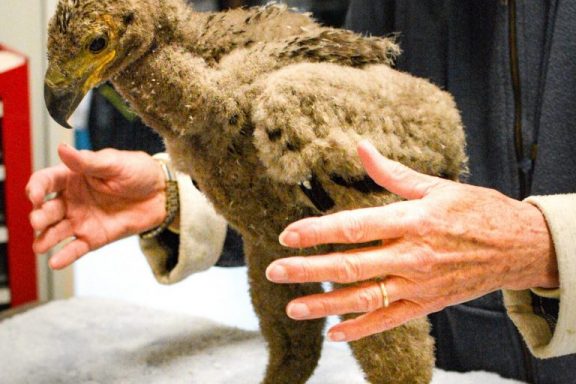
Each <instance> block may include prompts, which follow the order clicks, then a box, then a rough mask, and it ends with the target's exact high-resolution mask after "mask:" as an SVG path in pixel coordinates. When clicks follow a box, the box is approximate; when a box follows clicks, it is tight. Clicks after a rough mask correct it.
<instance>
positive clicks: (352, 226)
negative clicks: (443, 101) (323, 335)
mask: <svg viewBox="0 0 576 384" xmlns="http://www.w3.org/2000/svg"><path fill="white" fill-rule="evenodd" d="M358 153H359V155H360V157H361V159H362V162H363V165H364V167H365V169H366V171H367V172H368V174H369V175H370V176H371V177H372V178H373V179H374V181H376V182H377V183H378V184H380V185H381V186H382V187H384V188H386V189H387V190H389V191H391V192H392V193H395V194H397V195H399V196H400V197H403V198H404V199H406V200H405V201H401V202H397V203H393V204H389V205H386V206H382V207H372V208H364V209H358V210H353V211H343V212H338V213H335V214H331V215H326V216H321V217H314V218H307V219H303V220H300V221H298V222H295V223H292V224H291V225H289V226H288V227H287V228H286V229H285V230H284V232H283V233H282V234H281V235H280V243H281V244H283V245H284V246H287V247H292V248H307V247H312V246H316V245H320V244H355V243H358V244H360V243H367V242H373V241H378V240H379V241H380V244H379V245H377V246H372V247H367V248H366V247H365V248H357V249H354V250H351V251H346V252H336V253H331V254H326V255H315V256H307V257H290V258H285V259H279V260H276V261H274V262H273V263H271V264H270V266H269V267H268V269H267V271H266V276H267V278H268V279H269V280H270V281H272V282H276V283H307V282H335V283H354V284H349V285H346V286H344V287H342V288H339V289H335V290H332V291H329V292H325V293H322V294H316V295H311V296H306V297H300V298H297V299H295V300H293V301H292V302H290V303H289V304H288V306H287V310H286V311H287V314H288V316H290V317H291V318H293V319H297V320H306V319H315V318H320V317H326V316H330V315H343V314H349V313H360V315H359V316H358V317H356V318H354V319H350V320H346V321H343V322H341V323H339V324H337V325H335V326H334V327H332V328H331V329H330V330H329V332H328V337H329V338H330V339H331V340H333V341H352V340H357V339H360V338H362V337H365V336H368V335H371V334H374V333H378V332H382V331H385V330H388V329H391V328H394V327H396V326H398V325H401V324H403V323H405V322H407V321H409V320H411V319H414V318H418V317H422V316H425V315H427V314H430V313H432V312H436V311H440V310H442V309H444V308H445V307H448V306H451V305H455V304H459V303H462V302H466V301H469V300H472V299H475V298H478V297H480V296H483V295H485V294H487V293H490V292H493V291H495V290H498V289H504V288H507V289H514V290H521V289H528V288H534V287H541V288H554V287H557V286H558V283H559V282H558V267H557V263H556V257H555V254H554V249H553V247H552V242H551V239H550V234H549V231H548V228H547V226H546V222H545V220H544V217H543V216H542V214H541V212H540V211H539V210H538V209H537V208H536V207H535V206H533V205H531V204H529V203H526V202H521V201H518V200H514V199H511V198H509V197H507V196H505V195H503V194H501V193H499V192H497V191H495V190H491V189H486V188H481V187H476V186H471V185H465V184H461V183H457V182H452V181H448V180H444V179H440V178H437V177H432V176H428V175H424V174H421V173H418V172H416V171H414V170H411V169H409V168H407V167H405V166H403V165H401V164H399V163H397V162H394V161H391V160H388V159H386V158H384V157H383V156H382V155H380V154H379V153H378V151H377V150H376V149H375V148H374V147H373V146H372V145H370V144H369V143H367V142H362V143H361V144H360V145H359V147H358Z"/></svg>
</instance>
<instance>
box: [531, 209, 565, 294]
mask: <svg viewBox="0 0 576 384" xmlns="http://www.w3.org/2000/svg"><path fill="white" fill-rule="evenodd" d="M524 204H527V207H530V208H529V209H530V211H531V213H532V215H533V216H532V217H533V219H532V220H531V222H532V223H533V225H534V226H535V228H536V229H535V230H534V233H535V234H537V235H538V236H537V237H535V239H534V244H535V248H534V249H535V250H536V252H537V253H538V254H537V256H536V257H537V258H538V260H539V262H538V263H536V266H537V267H538V270H537V282H536V284H534V286H531V287H530V288H545V289H550V288H558V287H559V285H560V281H559V272H558V261H557V258H556V252H555V249H554V241H553V239H552V235H551V232H550V228H549V227H548V223H547V222H546V218H545V216H544V214H543V213H542V211H541V210H540V209H539V208H538V207H537V206H536V205H533V204H531V203H530V202H524Z"/></svg>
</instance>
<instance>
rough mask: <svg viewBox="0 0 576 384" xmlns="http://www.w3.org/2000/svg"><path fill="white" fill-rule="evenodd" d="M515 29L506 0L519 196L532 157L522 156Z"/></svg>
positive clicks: (525, 186) (523, 193)
mask: <svg viewBox="0 0 576 384" xmlns="http://www.w3.org/2000/svg"><path fill="white" fill-rule="evenodd" d="M516 39H517V31H516V0H509V1H508V47H509V52H510V54H509V55H510V75H511V78H512V92H513V95H514V149H515V152H516V161H517V168H518V183H519V189H520V196H519V197H520V198H521V199H523V198H525V197H526V196H527V195H528V188H529V177H528V176H529V174H530V173H531V169H532V159H531V158H530V157H531V156H530V157H525V156H524V137H523V135H522V91H521V85H520V65H519V63H518V44H517V41H516Z"/></svg>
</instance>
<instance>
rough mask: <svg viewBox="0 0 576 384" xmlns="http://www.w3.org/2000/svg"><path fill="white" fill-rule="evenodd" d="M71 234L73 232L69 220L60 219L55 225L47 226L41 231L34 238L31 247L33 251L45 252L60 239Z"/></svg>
mask: <svg viewBox="0 0 576 384" xmlns="http://www.w3.org/2000/svg"><path fill="white" fill-rule="evenodd" d="M73 235H74V233H73V231H72V225H71V224H70V221H68V220H64V221H60V222H59V223H57V224H56V225H54V226H52V227H49V228H48V229H46V231H44V232H42V233H41V234H40V236H38V237H37V238H36V239H35V240H34V243H33V244H32V248H33V249H34V252H35V253H45V252H47V251H48V250H49V249H50V248H52V247H54V246H55V245H57V244H58V243H60V242H61V241H62V240H65V239H67V238H69V237H71V236H73Z"/></svg>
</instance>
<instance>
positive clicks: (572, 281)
mask: <svg viewBox="0 0 576 384" xmlns="http://www.w3.org/2000/svg"><path fill="white" fill-rule="evenodd" d="M526 201H527V202H529V203H531V204H534V205H535V206H536V207H538V208H539V209H540V210H541V211H542V213H543V215H544V217H545V219H546V223H547V224H548V228H549V229H550V232H551V235H552V240H553V242H554V249H555V251H556V258H557V261H558V271H559V275H560V288H559V292H560V306H559V312H558V322H557V324H556V327H555V329H554V333H552V331H551V329H550V327H549V326H548V324H547V323H546V321H545V320H544V319H543V318H542V317H541V316H539V315H537V314H535V313H534V311H533V309H532V298H531V295H530V291H529V290H525V291H510V290H505V291H504V299H505V304H506V307H507V309H508V314H509V316H510V318H511V319H512V320H513V321H514V323H515V324H516V326H517V327H518V329H519V330H520V332H521V333H522V335H523V337H524V339H525V340H526V342H527V344H528V346H529V348H530V350H531V351H532V353H533V354H534V356H536V357H539V358H548V357H555V356H562V355H567V354H572V353H576V194H565V195H550V196H532V197H529V198H528V199H526Z"/></svg>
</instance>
